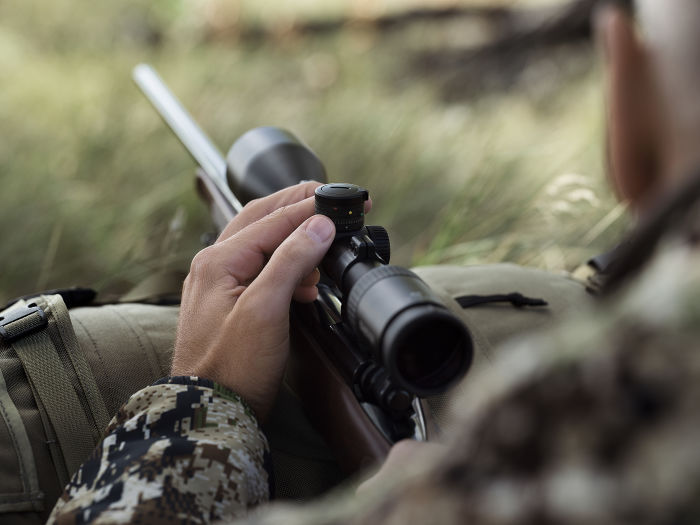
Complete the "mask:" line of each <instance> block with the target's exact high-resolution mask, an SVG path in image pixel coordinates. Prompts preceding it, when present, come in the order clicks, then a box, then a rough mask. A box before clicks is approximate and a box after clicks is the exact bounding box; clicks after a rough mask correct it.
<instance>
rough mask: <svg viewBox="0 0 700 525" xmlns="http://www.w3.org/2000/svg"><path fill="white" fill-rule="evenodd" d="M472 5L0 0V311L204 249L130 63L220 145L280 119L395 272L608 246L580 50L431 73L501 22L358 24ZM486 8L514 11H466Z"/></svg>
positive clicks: (113, 286) (598, 145)
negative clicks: (354, 205) (368, 228)
mask: <svg viewBox="0 0 700 525" xmlns="http://www.w3.org/2000/svg"><path fill="white" fill-rule="evenodd" d="M549 3H550V4H552V3H554V4H556V3H557V2H549ZM559 3H561V2H559ZM475 4H476V5H477V6H478V4H477V3H476V2H473V1H463V2H450V3H448V4H446V3H444V2H442V3H439V2H426V1H423V2H420V1H413V2H398V1H393V2H391V1H384V2H381V1H378V2H367V1H358V0H353V1H351V0H348V1H344V2H342V1H335V2H330V1H323V0H305V1H297V2H282V1H275V2H260V1H255V0H247V1H240V2H232V1H224V0H122V1H121V2H79V1H77V0H52V1H51V2H46V1H40V0H22V1H14V0H0V133H1V138H0V174H1V177H2V187H1V190H0V195H1V200H0V202H1V205H0V246H1V247H2V248H1V249H2V261H1V262H0V269H1V271H0V301H1V300H7V299H9V298H10V297H13V296H16V295H20V294H26V293H29V292H33V291H39V290H42V289H47V288H53V287H63V286H71V285H88V286H94V287H96V288H97V289H99V290H101V291H105V292H117V293H118V292H122V291H125V290H127V289H128V288H129V287H130V286H132V285H133V284H134V283H136V282H138V281H139V280H141V279H142V278H144V277H145V276H147V275H148V274H150V273H152V272H153V271H155V270H158V269H161V268H164V267H167V268H182V269H183V270H186V269H187V268H188V265H189V260H190V259H191V257H192V255H193V254H194V253H195V252H196V251H197V250H198V249H200V248H201V242H200V236H201V235H202V234H203V233H205V232H207V231H210V230H211V226H210V222H209V218H208V214H207V211H206V209H205V207H204V205H203V204H201V203H200V202H199V201H198V199H197V197H196V194H195V192H194V183H193V169H194V164H193V162H192V161H191V160H190V158H189V156H188V155H187V153H186V152H185V151H184V149H183V148H182V147H181V146H180V144H179V143H178V142H177V140H176V139H175V138H174V137H173V136H172V135H171V134H170V132H169V131H168V130H167V128H166V127H165V126H164V125H163V124H162V123H161V121H160V119H159V118H158V116H157V115H156V113H155V112H154V110H153V109H152V108H151V106H150V105H149V104H148V103H147V102H146V100H145V99H144V98H143V96H142V95H141V94H140V92H139V91H138V90H137V89H136V87H135V86H134V85H133V83H132V81H131V69H132V68H133V66H134V65H136V64H137V63H139V62H148V63H150V64H152V65H153V66H154V67H155V68H156V69H157V70H158V71H159V72H160V74H161V76H162V77H163V78H164V79H165V81H166V82H167V83H168V84H169V85H170V87H171V89H172V90H173V91H174V92H175V93H176V94H177V95H178V97H179V98H180V99H181V100H182V102H183V103H184V105H185V106H186V107H187V108H188V109H189V110H190V111H191V113H192V114H193V115H194V116H195V118H196V119H197V120H198V122H199V123H200V125H201V126H202V127H203V128H204V129H205V130H207V132H208V133H209V134H210V136H211V137H212V139H213V140H214V142H216V143H217V144H218V145H219V147H220V148H221V149H222V150H223V151H224V152H225V151H226V150H227V149H228V147H229V146H230V145H231V144H232V143H233V142H234V141H235V139H236V138H237V137H239V136H240V135H241V134H242V133H244V132H245V131H246V130H248V129H250V128H253V127H257V126H261V125H276V126H281V127H285V128H288V129H290V130H292V131H293V132H294V133H295V134H296V135H297V136H299V137H300V138H302V139H303V140H304V141H305V142H306V143H307V144H309V145H310V146H311V147H312V148H313V149H314V151H315V152H316V153H317V154H318V155H319V156H320V157H321V159H322V160H323V161H324V163H325V165H326V168H327V171H328V173H329V177H330V179H331V180H335V181H347V182H353V183H356V184H360V185H364V186H366V187H367V188H368V189H369V190H370V193H371V195H372V197H373V200H374V210H373V212H372V213H371V215H370V217H369V220H368V222H369V223H371V224H381V225H384V226H385V227H386V228H387V229H388V230H389V232H390V234H391V237H392V245H393V247H394V252H393V253H394V255H393V261H392V262H394V263H395V264H402V265H416V264H432V263H459V264H463V263H466V264H477V263H487V262H495V261H514V262H519V263H523V264H528V265H533V266H538V267H542V268H548V269H553V270H566V269H572V268H573V267H575V266H576V265H577V264H578V263H579V262H581V261H583V260H585V259H586V258H587V257H588V256H590V255H593V254H595V253H596V252H598V251H600V250H603V249H606V248H608V247H610V246H611V244H612V243H613V242H614V240H615V239H616V238H617V237H618V236H619V235H620V233H621V231H622V230H623V229H624V227H625V220H624V218H621V217H622V216H623V215H624V210H623V209H622V208H621V207H619V206H616V204H615V201H614V199H613V198H612V197H611V196H610V195H609V191H608V190H607V187H606V184H605V181H604V176H603V172H604V170H603V154H602V135H603V101H602V96H601V90H600V82H601V74H600V65H599V64H598V63H597V61H596V58H595V56H594V55H595V53H594V50H593V47H592V46H591V45H590V43H585V42H584V43H578V44H575V45H563V46H562V45H556V46H553V47H547V46H545V47H543V48H542V49H540V50H539V51H538V52H537V53H534V54H533V55H532V56H528V57H526V58H525V59H522V60H520V61H519V62H518V65H517V66H514V65H513V62H514V61H513V60H511V59H509V57H507V56H505V57H504V56H500V55H498V54H494V55H493V56H492V57H490V58H489V59H488V60H486V61H484V60H482V61H481V62H479V63H478V64H477V65H474V64H472V66H471V69H461V70H460V71H461V76H459V75H456V74H455V75H452V74H451V73H450V70H449V68H448V69H447V70H445V68H444V67H443V69H441V70H440V72H435V71H434V70H432V69H431V67H430V61H431V60H435V57H439V56H441V54H449V53H450V52H452V51H454V50H456V49H460V50H464V49H467V50H468V49H470V48H473V49H476V48H478V47H479V46H483V45H484V44H485V43H488V42H489V41H490V40H493V39H497V38H499V35H501V33H502V31H504V30H505V29H504V27H505V26H503V24H501V25H498V26H497V27H495V28H494V26H493V25H492V24H490V22H488V19H484V18H483V17H482V18H479V17H476V19H475V18H474V17H471V16H455V17H447V18H440V19H430V17H427V18H425V19H423V18H421V17H417V18H416V19H415V20H413V21H410V22H407V23H403V24H397V25H394V26H390V25H387V26H382V25H381V24H374V23H372V22H373V20H378V19H381V18H382V17H389V18H391V17H393V16H399V15H401V14H402V13H405V12H408V10H412V9H428V10H430V9H436V10H439V9H444V8H445V7H446V6H447V7H455V6H457V7H471V6H473V5H475ZM501 4H504V5H505V4H508V6H510V4H513V2H510V3H506V2H500V3H499V2H488V3H486V4H484V3H483V2H482V5H486V6H487V7H489V8H493V7H494V5H495V6H497V7H498V6H500V5H501ZM535 4H537V5H535ZM541 4H543V2H529V3H523V2H520V3H518V5H516V6H515V7H516V8H518V9H530V8H531V6H533V7H532V9H537V10H540V9H543V7H542V6H541ZM487 18H488V17H487ZM339 20H340V21H341V22H342V23H340V24H339V25H338V27H331V28H330V29H328V28H326V29H323V27H324V26H323V24H324V23H327V22H329V21H331V22H332V21H339ZM508 20H510V19H508ZM517 20H518V19H516V21H517ZM331 25H332V24H331ZM506 26H507V25H506ZM314 28H315V29H314ZM319 28H320V29H319ZM506 29H507V27H506ZM421 57H422V58H421ZM426 57H428V58H427V59H426ZM431 57H432V58H431ZM511 58H512V57H511ZM426 60H427V62H426ZM426 64H427V65H426ZM455 68H456V69H455V71H456V70H457V69H459V66H455ZM511 70H512V71H511ZM490 79H492V80H493V81H491V80H490ZM446 80H450V82H451V83H450V84H449V85H450V86H451V88H450V89H451V91H450V94H449V95H447V94H446V91H445V86H446V85H447V84H446ZM477 81H478V82H477ZM455 82H456V84H455ZM462 84H463V85H464V90H463V92H462V91H461V86H462ZM455 86H457V87H456V88H455ZM475 86H476V87H475Z"/></svg>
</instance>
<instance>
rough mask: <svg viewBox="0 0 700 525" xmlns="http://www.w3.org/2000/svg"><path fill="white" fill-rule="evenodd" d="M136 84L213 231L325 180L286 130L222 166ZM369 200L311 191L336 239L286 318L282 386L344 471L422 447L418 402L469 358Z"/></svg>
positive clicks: (345, 191)
mask: <svg viewBox="0 0 700 525" xmlns="http://www.w3.org/2000/svg"><path fill="white" fill-rule="evenodd" d="M133 77H134V80H135V82H136V83H137V85H138V86H139V87H140V89H141V90H142V91H143V93H144V94H145V95H146V97H147V98H148V99H149V101H150V102H151V103H152V104H153V106H154V107H155V108H156V110H157V111H158V113H159V114H160V116H161V117H162V118H163V120H164V121H165V122H166V124H167V125H168V126H169V127H170V129H171V130H172V131H173V132H174V133H175V135H176V136H177V137H178V139H179V140H180V141H181V142H182V144H183V145H184V146H185V148H186V149H187V151H188V152H189V153H190V154H191V155H192V157H193V158H194V160H195V161H196V162H197V164H198V168H197V170H196V180H197V189H198V192H199V194H200V196H201V197H202V198H203V199H204V200H205V201H206V202H207V204H208V205H209V208H210V211H211V215H212V218H213V221H214V224H215V226H216V228H217V230H218V231H221V230H223V228H224V227H225V226H226V224H228V222H229V221H230V220H231V219H233V218H234V216H235V215H236V214H237V213H239V212H240V211H241V209H242V203H243V204H245V203H247V202H248V201H250V200H252V199H255V198H259V197H263V196H266V195H269V194H271V193H273V192H275V191H277V190H280V189H282V188H285V187H287V186H290V185H293V184H297V183H299V182H301V181H302V180H309V179H311V180H317V181H319V182H326V173H325V169H324V167H323V164H322V163H321V161H320V160H319V159H318V157H317V156H316V155H315V154H314V153H313V152H312V151H311V150H310V149H309V148H308V147H306V146H305V145H303V144H302V143H301V142H300V141H299V140H298V139H297V138H296V137H295V136H294V135H292V134H291V133H290V132H288V131H285V130H282V129H279V128H274V127H262V128H256V129H253V130H250V131H248V132H246V133H245V134H244V135H243V136H241V137H240V138H239V139H238V140H237V141H236V142H235V143H234V144H233V146H232V147H231V149H230V150H229V152H228V155H227V157H226V158H224V157H223V155H222V154H221V152H220V151H219V150H218V149H217V147H216V146H215V145H214V144H213V143H212V142H211V140H210V139H209V138H208V137H207V135H206V134H205V133H204V132H203V131H202V130H201V129H200V128H199V126H198V125H197V124H196V123H195V121H194V120H193V119H192V117H191V116H190V115H189V113H188V112H187V111H186V110H185V109H184V107H183V106H182V105H181V104H180V102H179V101H178V100H177V98H176V97H175V96H174V95H173V94H172V93H171V91H170V90H169V89H168V87H167V86H166V85H165V83H164V82H163V81H162V80H161V79H160V77H159V76H158V74H157V73H156V72H155V71H154V70H153V69H152V68H151V67H150V66H147V65H145V64H141V65H138V66H137V67H136V68H135V69H134V72H133ZM368 197H369V196H368V192H367V191H366V190H365V189H363V188H360V187H358V186H356V185H353V184H346V183H336V184H325V185H323V186H321V187H319V188H318V189H317V190H316V195H315V199H316V213H322V214H324V215H327V216H329V217H330V218H331V219H332V220H333V222H334V223H335V225H336V238H335V240H334V242H333V244H332V245H331V247H330V249H329V251H328V253H327V255H326V256H325V258H324V259H323V261H322V263H321V267H320V271H321V281H320V283H319V285H318V289H319V294H318V299H317V300H316V301H315V302H314V303H312V304H299V303H293V304H292V306H291V312H290V322H291V326H290V334H291V343H292V345H291V346H292V351H291V356H290V363H289V367H288V372H287V381H288V382H289V383H290V384H291V387H292V388H293V390H294V391H295V392H296V394H297V395H298V396H299V397H300V398H301V401H302V404H303V405H304V409H305V410H306V412H307V414H308V415H309V417H310V419H311V421H312V422H313V423H314V425H315V426H316V428H317V430H318V431H319V432H320V434H321V435H322V436H323V437H324V438H325V439H326V441H327V443H328V444H329V446H330V447H331V449H332V450H334V452H335V453H336V457H337V459H338V462H339V464H340V466H341V467H342V468H343V469H344V470H345V471H346V472H347V473H352V472H355V471H356V470H357V469H358V468H359V467H360V466H362V465H366V464H367V463H368V462H372V461H378V460H381V459H383V458H384V457H385V456H386V454H387V452H388V450H389V448H390V447H391V445H392V444H393V443H395V442H396V441H398V440H400V439H405V438H413V439H417V440H427V439H428V437H429V430H428V427H429V425H428V424H427V422H426V415H425V413H424V405H423V404H422V403H421V399H420V397H425V396H431V395H435V394H438V393H441V392H444V391H445V390H447V389H448V388H449V387H450V386H452V385H453V384H454V383H455V382H456V381H458V380H459V379H460V378H461V377H462V376H463V375H464V374H465V373H466V371H467V370H468V368H469V366H470V365H471V361H472V351H473V350H472V341H471V336H470V334H469V332H468V330H467V328H466V327H465V326H464V324H463V323H462V321H461V320H459V319H458V318H457V317H456V316H455V315H454V314H452V313H451V312H450V311H449V310H448V309H447V307H446V306H445V305H444V304H443V303H442V302H441V300H440V299H439V298H438V297H437V296H436V295H435V294H434V293H433V292H432V291H431V290H430V288H429V287H428V286H427V284H425V283H424V282H423V281H422V280H421V279H420V278H419V277H418V276H417V275H415V274H414V273H413V272H411V271H410V270H407V269H405V268H401V267H398V266H390V265H389V264H388V263H389V259H390V246H389V236H388V234H387V233H386V230H384V228H382V227H379V226H365V225H364V202H365V201H366V200H367V199H368ZM309 378H313V380H309Z"/></svg>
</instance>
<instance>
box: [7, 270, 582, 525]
mask: <svg viewBox="0 0 700 525" xmlns="http://www.w3.org/2000/svg"><path fill="white" fill-rule="evenodd" d="M414 271H415V272H416V273H417V274H418V275H419V276H420V277H421V278H422V279H423V280H425V281H426V282H427V283H428V284H429V285H430V286H431V288H433V290H434V291H435V292H436V293H438V295H440V296H442V298H443V299H444V301H445V304H447V305H448V306H449V307H450V308H451V309H452V310H453V311H454V312H455V313H456V314H457V315H459V316H460V317H461V318H462V319H463V320H464V322H465V323H466V324H467V326H468V327H469V329H470V331H471V333H472V337H473V339H474V344H475V362H474V365H473V371H472V372H471V373H477V372H478V369H479V368H480V367H481V366H486V365H487V364H488V361H489V359H490V357H491V355H492V353H493V351H494V350H495V348H496V347H497V346H498V344H499V343H500V342H502V341H504V340H505V339H507V338H508V337H511V336H513V335H518V334H522V333H524V332H525V331H528V330H531V329H533V328H545V327H546V326H549V325H551V324H552V323H554V322H555V321H556V320H557V319H559V318H560V317H561V316H562V315H564V314H566V313H570V312H571V311H575V310H576V309H577V308H579V307H580V306H581V305H582V304H583V303H584V302H586V301H588V298H587V296H586V292H585V287H584V285H583V284H582V283H580V282H577V281H574V280H572V279H570V278H567V277H565V276H560V275H555V274H552V273H548V272H543V271H540V270H534V269H528V268H523V267H520V266H515V265H510V264H500V265H487V266H476V267H459V266H435V267H425V268H417V269H414ZM516 291H517V292H519V293H520V294H523V295H526V296H530V297H536V298H542V299H544V300H545V301H546V302H547V303H548V304H547V306H546V307H537V308H529V307H514V306H513V305H511V304H507V303H506V304H503V303H501V302H489V301H487V302H482V303H479V304H476V305H473V306H470V307H467V308H464V307H462V306H461V305H460V304H459V302H458V299H460V298H462V297H464V296H469V297H474V296H477V297H483V295H484V294H485V295H487V296H491V297H493V294H506V295H507V294H510V293H512V292H516ZM65 295H66V294H65V293H64V296H65ZM66 302H68V303H70V302H71V301H70V300H68V299H66V301H64V297H63V296H62V295H61V294H57V293H52V294H45V295H40V296H37V297H33V298H27V299H23V300H19V301H18V302H16V303H14V304H13V305H12V306H11V307H10V308H8V309H6V310H4V311H2V312H0V522H2V523H3V524H8V525H9V524H18V525H19V524H25V523H26V524H30V523H44V522H45V521H46V519H47V518H48V515H49V514H50V512H51V509H52V508H53V505H54V504H55V502H56V500H57V499H58V497H59V496H60V494H61V493H62V491H63V487H64V486H65V484H66V483H67V482H68V480H69V478H70V476H71V475H72V474H73V473H74V472H75V470H77V468H78V467H79V466H80V464H81V463H82V462H83V461H84V460H85V459H86V458H87V456H88V455H89V454H90V452H91V451H92V449H93V448H94V446H95V445H96V444H97V443H98V442H99V440H100V439H101V433H102V429H104V428H105V427H106V425H107V424H108V422H109V419H110V418H111V416H112V415H113V414H115V413H116V412H117V410H118V409H119V407H120V406H121V405H122V404H123V403H125V402H126V401H127V400H128V398H129V396H130V395H131V394H133V393H135V392H136V391H138V390H140V389H141V388H144V387H145V386H147V385H149V384H151V383H153V382H154V381H155V380H157V379H159V378H161V377H164V376H167V375H168V373H169V369H170V361H171V357H172V351H173V346H174V341H175V330H176V326H177V316H178V312H179V308H178V307H177V306H158V305H151V304H140V303H125V304H112V305H104V306H82V307H77V308H71V309H70V310H69V309H68V308H67V306H66ZM468 377H469V375H468V376H467V380H468ZM459 388H460V386H459V385H458V386H457V387H456V389H459ZM449 398H450V395H449V394H444V395H441V396H435V397H433V398H430V399H427V400H425V401H426V403H427V405H428V407H429V410H430V413H431V416H432V417H433V418H434V419H435V422H436V423H437V426H439V427H442V428H444V427H445V426H447V425H448V419H449V418H448V415H447V414H448V411H447V409H446V407H447V406H448V400H449ZM263 430H264V431H265V433H266V435H267V437H268V441H269V444H270V451H271V456H272V465H273V470H274V475H273V478H274V486H275V493H276V496H277V497H278V498H287V499H308V498H310V497H313V496H316V495H319V494H321V493H323V492H325V491H326V490H328V488H330V487H333V486H335V485H336V484H338V483H339V482H341V481H342V480H343V479H344V475H343V473H342V471H341V470H340V468H339V466H338V464H337V462H336V461H335V458H334V456H333V454H332V453H331V451H330V450H329V448H328V447H327V445H326V443H325V441H324V440H323V438H322V437H321V436H320V435H319V434H318V433H317V432H316V431H315V430H314V428H313V425H312V424H311V422H310V421H309V420H308V418H307V417H306V415H305V413H304V410H303V407H302V406H301V403H300V402H299V399H298V398H297V397H296V395H295V394H294V393H293V392H292V391H291V390H290V389H289V388H288V387H287V386H286V385H283V388H282V389H281V391H280V396H279V398H278V400H277V403H276V405H275V407H274V408H273V410H272V412H271V414H270V416H269V417H268V420H267V421H266V423H265V425H264V427H263Z"/></svg>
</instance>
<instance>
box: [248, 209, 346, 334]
mask: <svg viewBox="0 0 700 525" xmlns="http://www.w3.org/2000/svg"><path fill="white" fill-rule="evenodd" d="M334 235H335V226H334V225H333V222H332V221H331V220H330V219H328V218H327V217H325V216H323V215H316V216H314V217H312V218H311V219H309V220H307V221H306V222H305V223H304V224H302V225H301V226H300V227H299V228H297V229H296V230H295V231H294V233H293V234H292V235H290V236H289V238H288V239H286V240H285V241H284V242H283V243H282V244H281V245H280V246H279V248H278V249H277V250H275V252H274V254H273V255H272V257H271V258H270V260H269V262H268V263H267V264H266V265H265V268H264V269H263V270H262V272H260V275H259V276H258V277H257V278H256V279H255V281H253V283H252V284H251V285H250V286H249V287H248V289H247V290H246V294H244V295H242V296H241V298H240V300H239V302H242V303H243V304H240V307H241V308H251V309H252V310H251V311H255V310H254V309H260V311H264V312H265V317H266V319H265V321H266V322H270V323H275V322H279V321H280V320H281V319H282V318H285V317H286V316H288V315H289V304H290V302H291V299H292V296H293V294H294V291H295V289H297V287H298V286H299V283H300V282H302V280H303V279H304V277H305V276H307V275H309V274H310V273H311V271H312V270H313V269H314V268H315V267H316V266H317V265H318V264H319V262H321V259H322V258H323V256H324V255H325V254H326V251H327V250H328V248H329V247H330V245H331V243H332V242H333V237H334Z"/></svg>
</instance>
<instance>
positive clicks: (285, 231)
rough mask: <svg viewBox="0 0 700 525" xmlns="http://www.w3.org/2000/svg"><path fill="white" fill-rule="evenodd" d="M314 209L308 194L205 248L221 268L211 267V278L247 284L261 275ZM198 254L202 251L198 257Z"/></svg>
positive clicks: (211, 258) (311, 198)
mask: <svg viewBox="0 0 700 525" xmlns="http://www.w3.org/2000/svg"><path fill="white" fill-rule="evenodd" d="M313 211H314V210H313V197H309V198H308V199H305V200H303V201H301V202H297V203H295V204H290V205H288V206H284V207H282V208H278V209H276V210H275V211H273V212H272V213H270V214H269V215H266V216H264V217H263V218H262V219H259V220H258V221H256V222H254V223H253V224H250V225H249V226H247V227H246V228H244V229H243V230H241V231H239V232H238V233H236V234H235V235H233V236H232V237H230V238H228V239H226V240H224V241H221V242H217V243H216V244H214V245H212V246H210V247H209V248H207V249H206V250H205V251H206V252H208V256H209V258H210V260H211V261H217V262H218V268H213V267H212V266H213V265H211V266H209V267H210V268H211V271H212V272H214V273H211V274H210V278H213V279H217V278H218V277H226V276H232V277H234V278H235V279H236V280H237V281H238V282H239V283H241V284H248V282H250V281H251V280H252V279H254V278H255V277H256V276H257V275H258V273H259V272H260V270H261V269H262V268H263V266H264V265H265V263H266V261H267V259H268V258H269V257H270V256H271V255H272V254H273V252H274V251H275V250H276V249H277V247H278V246H279V245H280V244H281V243H282V241H284V240H285V239H286V238H287V237H289V235H290V234H291V233H292V232H293V231H294V230H295V229H297V228H298V227H299V225H300V224H301V223H303V222H304V221H305V220H306V219H308V218H309V217H310V216H311V215H312V214H313ZM200 253H201V252H200ZM198 257H199V254H198V255H197V256H196V257H195V260H196V259H197V258H198ZM193 264H194V261H193ZM311 269H313V267H312V268H311ZM311 269H310V270H311Z"/></svg>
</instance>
